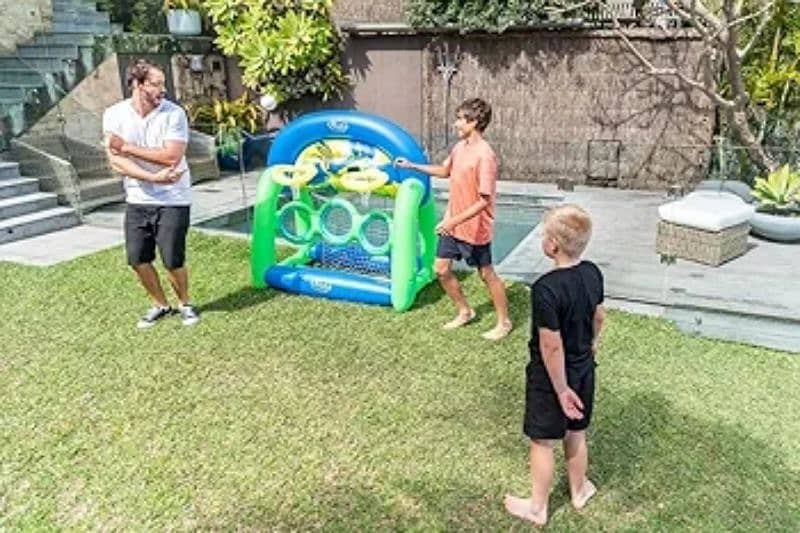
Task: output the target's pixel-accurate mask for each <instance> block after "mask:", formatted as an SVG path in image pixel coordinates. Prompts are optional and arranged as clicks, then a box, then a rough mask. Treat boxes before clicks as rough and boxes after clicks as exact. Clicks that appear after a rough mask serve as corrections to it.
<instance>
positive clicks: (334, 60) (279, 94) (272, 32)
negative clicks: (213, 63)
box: [204, 0, 347, 103]
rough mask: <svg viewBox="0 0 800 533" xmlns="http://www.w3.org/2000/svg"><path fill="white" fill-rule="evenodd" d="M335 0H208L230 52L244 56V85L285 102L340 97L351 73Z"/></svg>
mask: <svg viewBox="0 0 800 533" xmlns="http://www.w3.org/2000/svg"><path fill="white" fill-rule="evenodd" d="M332 4H333V2H332V0H271V1H265V0H205V2H204V7H205V10H206V13H207V14H208V16H209V17H210V19H211V21H212V23H213V25H214V30H215V31H216V33H217V38H216V43H217V45H218V46H219V47H220V49H221V50H222V51H223V53H225V54H227V55H237V56H239V58H240V61H239V64H240V65H241V67H242V69H243V71H244V73H243V78H242V81H243V82H244V84H245V86H246V87H248V88H249V89H252V90H254V91H256V92H259V93H264V94H271V95H273V96H274V97H275V99H276V100H277V101H278V102H279V103H281V102H285V101H287V100H294V99H298V98H301V97H303V96H308V95H311V96H317V97H320V98H321V99H322V100H329V99H331V98H333V97H335V96H341V92H342V89H343V88H344V87H345V86H346V85H347V77H346V75H345V74H344V69H343V67H342V64H341V59H340V57H341V52H342V50H343V46H344V45H343V39H342V36H341V34H340V33H339V31H338V29H337V28H336V26H335V25H334V23H333V21H332V20H331V13H330V9H331V6H332Z"/></svg>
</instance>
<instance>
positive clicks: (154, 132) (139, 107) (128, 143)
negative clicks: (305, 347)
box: [103, 59, 200, 328]
mask: <svg viewBox="0 0 800 533" xmlns="http://www.w3.org/2000/svg"><path fill="white" fill-rule="evenodd" d="M126 79H127V83H128V87H129V88H130V89H131V97H130V98H128V99H127V100H123V101H122V102H119V103H117V104H114V105H113V106H111V107H109V108H108V109H106V111H105V113H104V114H103V135H104V138H105V143H106V148H107V154H108V160H109V163H110V164H111V167H112V168H114V170H116V171H117V172H120V173H121V174H123V176H124V184H125V202H126V203H127V206H126V209H125V248H126V253H127V257H128V264H129V265H130V266H131V267H132V268H133V270H134V271H135V272H136V275H137V276H138V277H139V281H140V282H141V283H142V286H143V287H144V288H145V290H146V291H147V294H148V295H149V296H150V299H151V300H152V302H153V307H152V308H151V309H150V310H148V311H147V313H145V315H144V316H143V317H142V318H141V319H140V320H139V322H138V324H137V326H138V327H139V328H148V327H151V326H153V325H154V324H155V323H156V322H157V321H158V320H160V319H162V318H165V317H167V316H169V315H171V314H172V313H173V309H172V307H171V306H170V305H169V303H168V302H167V298H166V296H165V295H164V290H163V289H162V288H161V280H160V279H159V277H158V273H157V272H156V270H155V268H153V261H154V260H155V251H156V248H158V252H159V255H160V256H161V261H162V262H163V264H164V267H165V268H166V269H167V274H168V277H169V281H170V283H171V284H172V288H173V289H174V290H175V294H176V295H177V297H178V300H179V302H180V305H179V307H178V311H179V312H180V314H181V319H182V321H183V324H184V325H187V326H191V325H194V324H196V323H197V322H198V321H199V319H200V317H199V315H198V313H197V310H196V309H195V307H194V306H193V305H192V304H191V301H190V299H189V275H188V272H187V270H186V266H185V260H186V233H187V231H188V229H189V209H190V205H191V203H192V200H191V177H190V175H189V167H188V165H187V163H186V157H185V152H186V145H187V144H188V143H189V125H188V121H187V119H186V113H185V112H184V111H183V109H182V108H181V107H180V106H178V105H176V104H174V103H172V102H170V101H169V100H166V99H165V98H164V96H165V92H166V91H165V84H164V81H165V78H164V71H163V70H162V68H161V67H159V66H158V65H156V64H154V63H151V62H150V61H147V60H145V59H139V60H137V61H134V62H133V63H131V65H130V66H129V67H128V69H127V72H126Z"/></svg>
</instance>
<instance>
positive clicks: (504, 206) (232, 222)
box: [197, 195, 557, 264]
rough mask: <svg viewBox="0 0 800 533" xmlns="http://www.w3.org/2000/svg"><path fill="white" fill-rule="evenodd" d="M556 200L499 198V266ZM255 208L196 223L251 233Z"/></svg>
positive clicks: (380, 205)
mask: <svg viewBox="0 0 800 533" xmlns="http://www.w3.org/2000/svg"><path fill="white" fill-rule="evenodd" d="M555 200H557V199H555V198H549V197H534V196H521V195H499V196H498V198H497V203H496V208H495V222H494V240H493V241H492V259H493V261H494V263H495V264H499V263H500V262H501V261H502V260H503V259H505V258H506V256H508V254H509V253H510V252H511V251H512V250H513V249H514V248H515V247H516V246H517V245H518V244H519V243H520V242H522V240H523V239H524V238H525V237H526V236H528V234H530V233H531V232H532V231H533V229H534V228H535V227H536V226H537V224H539V221H540V220H541V217H542V213H543V212H544V210H545V209H546V208H547V207H548V206H550V205H552V204H553V203H554V201H555ZM351 201H352V202H353V204H354V205H356V206H357V207H358V208H359V210H362V208H361V204H360V199H351ZM368 202H369V205H368V207H369V208H370V209H388V208H389V205H390V204H389V203H388V202H387V201H386V200H384V199H382V198H375V199H369V200H368ZM446 206H447V200H446V198H437V200H436V210H437V213H438V215H439V218H441V217H442V215H443V214H444V210H445V207H446ZM252 218H253V208H252V207H250V208H248V209H247V210H245V209H239V210H237V211H233V212H231V213H228V214H226V215H222V216H219V217H216V218H213V219H209V220H206V221H203V222H200V223H199V224H197V226H199V227H201V228H208V229H217V230H225V231H233V232H236V233H243V234H248V235H249V234H250V221H251V220H252Z"/></svg>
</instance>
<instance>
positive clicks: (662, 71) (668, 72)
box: [614, 23, 734, 108]
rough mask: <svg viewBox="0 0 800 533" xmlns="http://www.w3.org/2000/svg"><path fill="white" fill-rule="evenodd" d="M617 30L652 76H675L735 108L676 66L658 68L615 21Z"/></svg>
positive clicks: (713, 98)
mask: <svg viewBox="0 0 800 533" xmlns="http://www.w3.org/2000/svg"><path fill="white" fill-rule="evenodd" d="M615 26H616V27H615V28H614V29H615V30H616V34H617V35H619V37H620V39H622V42H624V43H625V45H626V46H627V47H628V50H630V52H631V53H632V54H633V55H634V56H635V57H636V59H638V60H639V62H640V63H641V64H642V65H643V66H644V67H645V68H646V69H647V71H648V72H647V73H648V74H649V75H651V76H655V77H661V76H673V77H675V78H677V79H678V80H680V82H681V83H683V84H684V85H685V86H687V87H690V88H692V89H697V90H698V91H700V92H702V93H703V94H705V95H706V96H708V97H709V98H711V99H712V100H713V101H714V103H716V104H717V105H719V106H722V107H726V108H733V107H734V102H733V101H731V100H728V99H726V98H723V97H722V96H721V95H720V94H718V93H717V92H716V91H713V90H712V89H709V88H708V86H707V85H706V84H704V83H702V82H699V81H697V80H693V79H691V78H689V77H688V76H686V75H685V74H684V73H682V72H681V71H680V70H678V69H676V68H657V67H656V66H655V65H653V64H652V63H651V62H650V61H649V60H648V59H647V58H646V57H644V55H642V53H641V52H640V51H639V49H638V48H636V46H635V45H634V44H633V43H632V42H631V40H630V39H628V36H627V35H625V33H624V32H623V31H622V30H621V29H620V27H619V25H618V24H616V23H615Z"/></svg>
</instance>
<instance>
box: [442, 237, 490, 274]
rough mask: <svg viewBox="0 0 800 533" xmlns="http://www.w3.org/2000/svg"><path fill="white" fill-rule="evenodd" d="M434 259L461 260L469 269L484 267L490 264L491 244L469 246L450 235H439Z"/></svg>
mask: <svg viewBox="0 0 800 533" xmlns="http://www.w3.org/2000/svg"><path fill="white" fill-rule="evenodd" d="M436 257H439V258H442V259H455V260H456V261H460V260H461V259H463V260H464V261H466V262H467V264H468V265H469V266H471V267H477V268H480V267H484V266H488V265H491V264H492V243H490V242H488V243H486V244H470V243H468V242H464V241H462V240H460V239H456V238H455V237H453V236H451V235H439V244H438V245H437V246H436Z"/></svg>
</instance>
